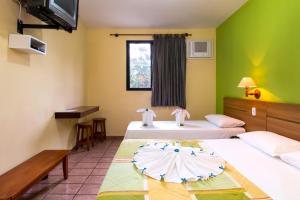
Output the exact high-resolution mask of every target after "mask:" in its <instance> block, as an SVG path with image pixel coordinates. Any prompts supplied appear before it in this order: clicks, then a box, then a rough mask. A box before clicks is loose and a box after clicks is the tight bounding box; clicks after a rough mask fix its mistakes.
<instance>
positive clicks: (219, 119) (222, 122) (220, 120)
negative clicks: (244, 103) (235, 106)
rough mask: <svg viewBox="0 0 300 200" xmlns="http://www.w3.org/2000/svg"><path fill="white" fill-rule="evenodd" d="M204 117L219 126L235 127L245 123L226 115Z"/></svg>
mask: <svg viewBox="0 0 300 200" xmlns="http://www.w3.org/2000/svg"><path fill="white" fill-rule="evenodd" d="M205 118H206V119H207V121H209V122H211V123H213V124H214V125H216V126H218V127H220V128H235V127H240V126H244V125H245V122H243V121H241V120H238V119H235V118H232V117H228V116H226V115H206V116H205Z"/></svg>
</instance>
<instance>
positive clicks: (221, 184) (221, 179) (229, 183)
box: [186, 173, 241, 190]
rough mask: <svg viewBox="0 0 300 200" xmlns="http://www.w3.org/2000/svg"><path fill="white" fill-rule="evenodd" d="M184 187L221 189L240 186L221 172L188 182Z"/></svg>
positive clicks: (189, 188) (191, 188) (190, 188)
mask: <svg viewBox="0 0 300 200" xmlns="http://www.w3.org/2000/svg"><path fill="white" fill-rule="evenodd" d="M186 188H187V189H188V190H222V189H235V188H241V186H240V184H238V183H237V182H236V181H234V180H233V179H232V178H230V177H229V176H228V175H227V174H226V173H222V174H220V175H218V176H216V177H214V178H210V179H208V180H204V181H197V182H188V183H187V184H186Z"/></svg>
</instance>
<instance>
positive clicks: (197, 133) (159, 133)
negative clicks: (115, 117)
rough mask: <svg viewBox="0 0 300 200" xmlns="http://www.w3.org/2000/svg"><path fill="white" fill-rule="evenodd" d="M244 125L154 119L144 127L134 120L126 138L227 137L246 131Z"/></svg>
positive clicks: (186, 138)
mask: <svg viewBox="0 0 300 200" xmlns="http://www.w3.org/2000/svg"><path fill="white" fill-rule="evenodd" d="M244 132H245V129H244V128H243V127H236V128H220V127H218V126H216V125H214V124H212V123H210V122H208V121H206V120H195V121H194V120H188V121H185V123H184V126H177V125H176V122H175V121H154V122H153V126H152V127H144V126H143V125H142V122H141V121H132V122H130V124H129V125H128V128H127V130H126V134H125V138H126V139H180V140H190V139H225V138H230V137H232V136H236V135H237V134H240V133H244Z"/></svg>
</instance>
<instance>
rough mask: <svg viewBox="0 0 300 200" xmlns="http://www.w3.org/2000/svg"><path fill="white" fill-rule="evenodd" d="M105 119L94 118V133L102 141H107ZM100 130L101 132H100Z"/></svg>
mask: <svg viewBox="0 0 300 200" xmlns="http://www.w3.org/2000/svg"><path fill="white" fill-rule="evenodd" d="M105 120H106V119H105V118H94V119H93V132H94V136H95V137H97V136H99V137H100V139H104V140H105V139H106V129H105ZM99 128H100V130H99Z"/></svg>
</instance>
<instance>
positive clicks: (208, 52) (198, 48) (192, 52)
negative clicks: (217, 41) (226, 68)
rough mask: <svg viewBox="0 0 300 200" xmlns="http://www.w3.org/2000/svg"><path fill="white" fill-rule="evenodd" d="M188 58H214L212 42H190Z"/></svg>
mask: <svg viewBox="0 0 300 200" xmlns="http://www.w3.org/2000/svg"><path fill="white" fill-rule="evenodd" d="M187 46H188V48H187V49H188V58H211V57H212V41H211V40H197V41H188V45H187Z"/></svg>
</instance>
